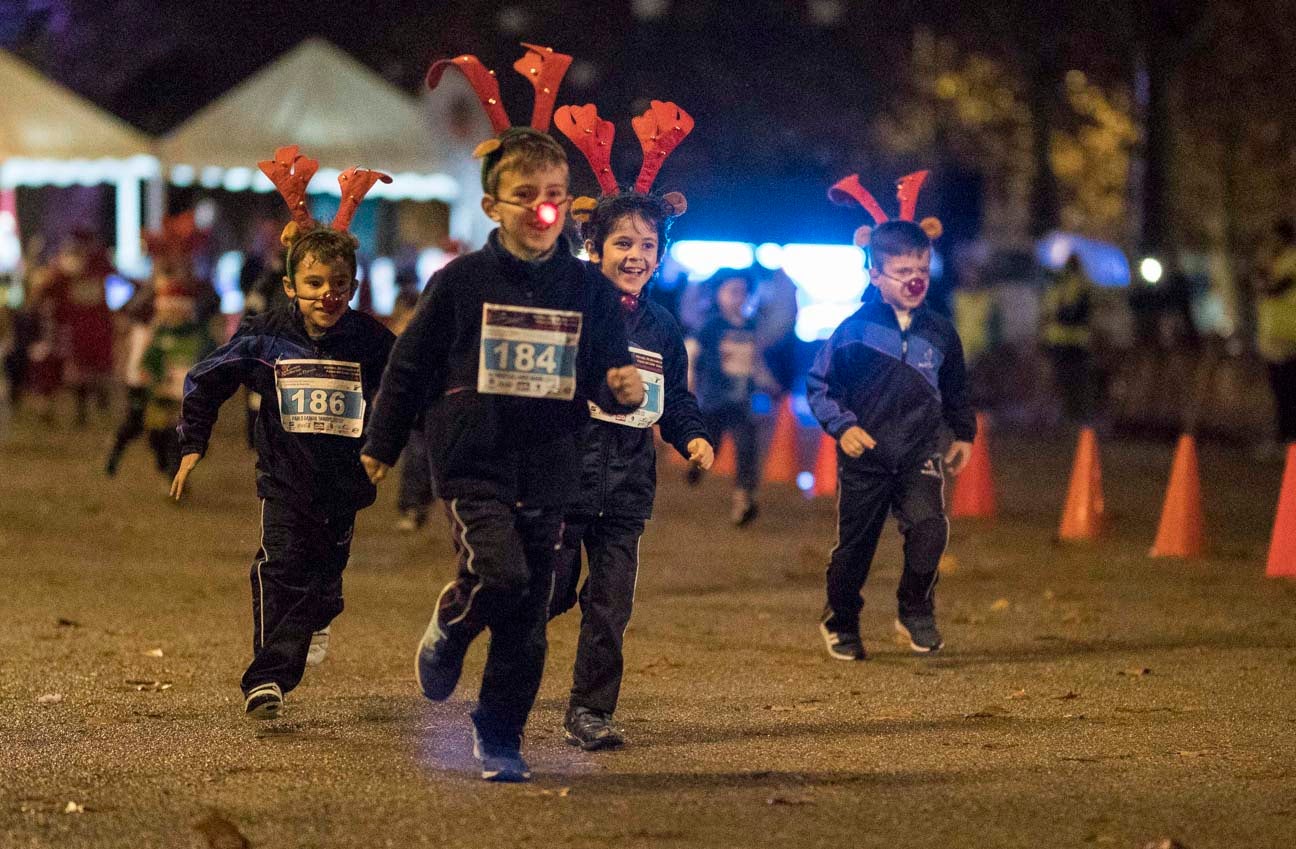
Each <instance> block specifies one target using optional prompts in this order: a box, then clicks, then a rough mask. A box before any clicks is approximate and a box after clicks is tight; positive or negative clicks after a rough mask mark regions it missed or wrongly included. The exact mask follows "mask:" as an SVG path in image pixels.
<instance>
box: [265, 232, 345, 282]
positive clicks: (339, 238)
mask: <svg viewBox="0 0 1296 849" xmlns="http://www.w3.org/2000/svg"><path fill="white" fill-rule="evenodd" d="M359 247H360V240H359V239H357V238H356V237H355V236H353V235H351V234H350V233H345V232H342V231H340V230H332V229H330V228H328V227H317V228H316V229H314V230H310V231H308V232H306V233H303V234H302V235H300V236H298V237H297V238H296V239H295V240H294V241H293V243H292V244H291V245H289V246H288V250H287V252H286V253H285V254H284V274H286V275H287V276H288V279H289V280H292V281H293V282H294V284H295V283H296V276H295V275H296V273H297V263H298V262H300V261H301V259H302V257H304V256H306V255H307V254H310V255H311V256H313V257H315V261H316V262H333V261H334V260H337V259H344V260H346V263H347V265H349V266H351V276H352V277H355V274H356V250H358V249H359Z"/></svg>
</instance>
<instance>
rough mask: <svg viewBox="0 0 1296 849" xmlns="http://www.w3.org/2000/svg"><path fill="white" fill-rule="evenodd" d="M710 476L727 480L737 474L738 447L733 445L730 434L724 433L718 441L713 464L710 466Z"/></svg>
mask: <svg viewBox="0 0 1296 849" xmlns="http://www.w3.org/2000/svg"><path fill="white" fill-rule="evenodd" d="M711 474H713V475H723V476H724V477H727V478H731V477H733V476H734V475H736V474H738V446H736V445H734V440H733V435H732V434H728V433H726V434H725V435H724V438H723V439H721V440H720V448H719V450H718V451H716V455H715V462H714V463H712V464H711Z"/></svg>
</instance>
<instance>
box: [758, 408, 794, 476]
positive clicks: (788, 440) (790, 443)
mask: <svg viewBox="0 0 1296 849" xmlns="http://www.w3.org/2000/svg"><path fill="white" fill-rule="evenodd" d="M800 471H801V469H800V464H799V463H798V462H797V424H796V416H795V415H794V414H793V413H792V399H791V398H788V399H787V400H786V401H785V402H784V403H783V404H780V405H779V409H778V415H777V416H776V417H775V419H774V435H773V436H772V437H771V438H770V444H769V452H768V453H767V455H766V457H765V482H766V483H796V479H797V473H798V472H800Z"/></svg>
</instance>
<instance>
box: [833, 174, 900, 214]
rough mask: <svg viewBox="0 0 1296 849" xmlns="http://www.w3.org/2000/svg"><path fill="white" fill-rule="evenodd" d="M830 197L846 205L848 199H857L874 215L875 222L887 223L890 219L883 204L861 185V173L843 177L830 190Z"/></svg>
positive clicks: (834, 201) (856, 200)
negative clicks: (884, 210)
mask: <svg viewBox="0 0 1296 849" xmlns="http://www.w3.org/2000/svg"><path fill="white" fill-rule="evenodd" d="M828 199H829V200H830V201H832V202H833V203H835V204H840V205H842V206H845V205H846V204H847V202H848V201H851V200H853V201H855V202H856V203H858V204H859V205H860V206H862V207H864V209H865V210H867V211H868V214H869V215H871V216H873V223H875V224H885V223H886V222H887V221H889V220H890V219H889V218H888V217H887V214H886V213H885V212H883V211H882V207H881V205H879V204H878V202H877V201H876V200H874V199H873V195H871V194H869V192H868V189H866V188H864V187H863V186H861V185H860V181H859V174H851V175H850V176H849V177H843V178H841V179H840V180H838V181H837V182H836V183H834V184H833V186H832V188H830V189H829V190H828Z"/></svg>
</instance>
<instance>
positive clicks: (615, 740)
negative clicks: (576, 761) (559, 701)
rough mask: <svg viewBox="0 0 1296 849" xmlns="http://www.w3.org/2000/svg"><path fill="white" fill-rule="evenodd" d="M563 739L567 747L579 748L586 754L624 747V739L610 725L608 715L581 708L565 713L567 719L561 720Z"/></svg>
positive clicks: (613, 726) (615, 728)
mask: <svg viewBox="0 0 1296 849" xmlns="http://www.w3.org/2000/svg"><path fill="white" fill-rule="evenodd" d="M563 737H564V739H566V740H567V743H568V744H569V745H572V746H580V747H581V748H582V749H584V750H585V751H587V752H593V751H597V750H598V749H616V748H619V747H621V746H624V745H625V737H623V736H621V732H620V731H619V730H618V729H617V727H616V726H615V725H613V724H612V716H611V715H610V714H606V713H601V712H600V711H596V710H590V709H589V708H583V707H574V708H572V709H571V710H569V711H567V717H566V718H565V719H563Z"/></svg>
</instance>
